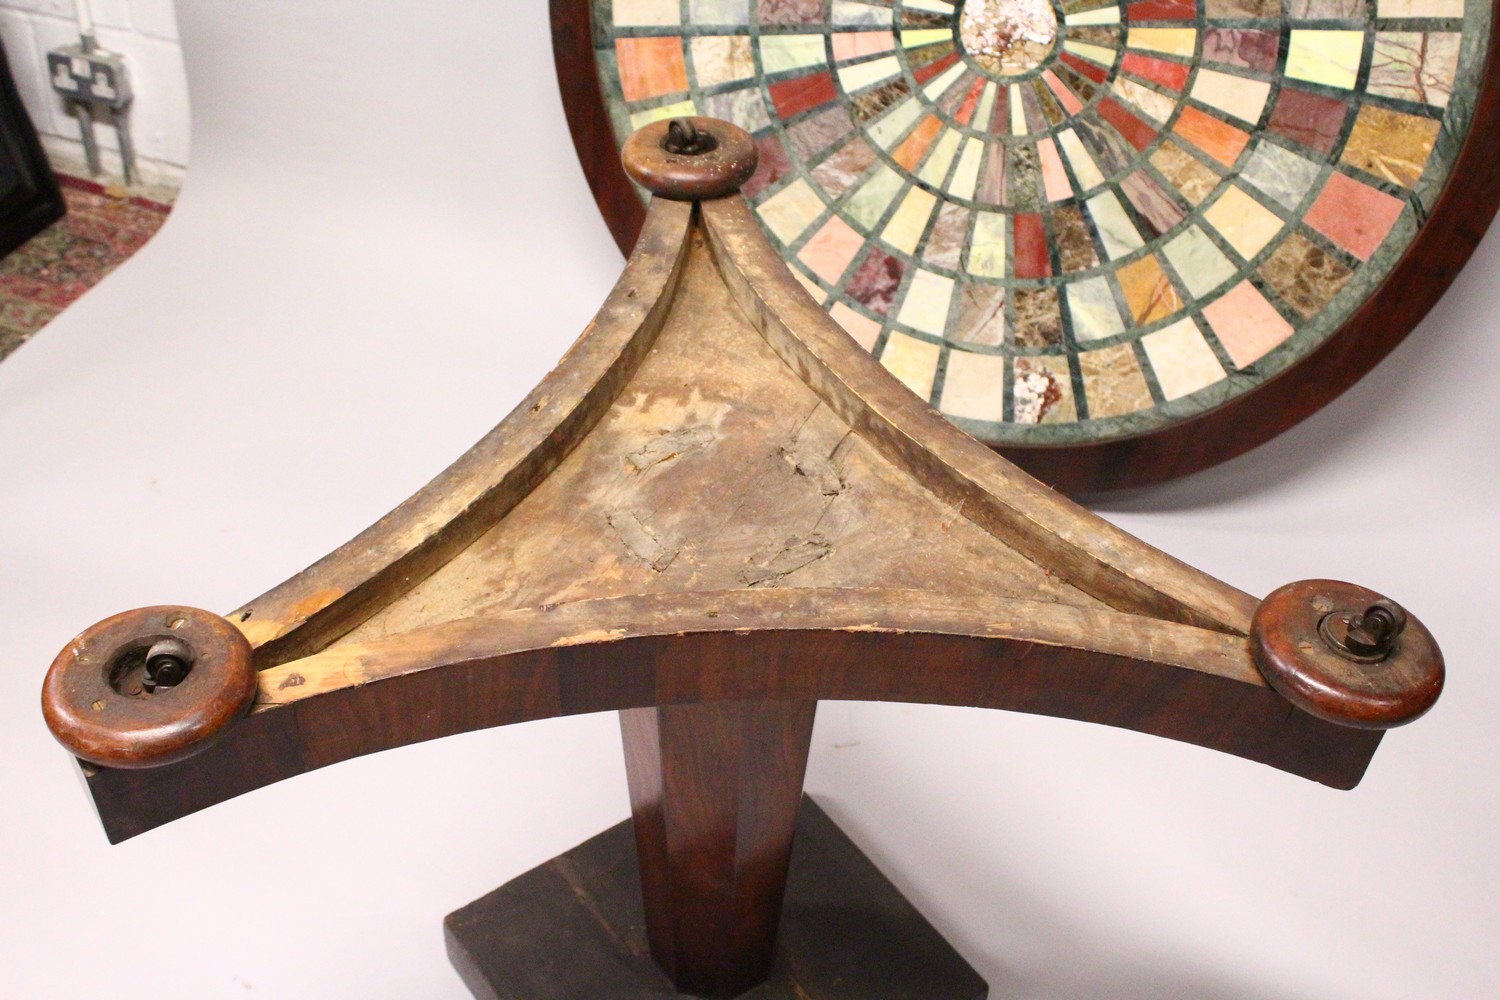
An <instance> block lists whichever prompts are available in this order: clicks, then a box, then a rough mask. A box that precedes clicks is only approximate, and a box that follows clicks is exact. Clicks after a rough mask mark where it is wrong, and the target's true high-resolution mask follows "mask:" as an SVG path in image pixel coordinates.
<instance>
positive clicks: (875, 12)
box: [831, 0, 894, 27]
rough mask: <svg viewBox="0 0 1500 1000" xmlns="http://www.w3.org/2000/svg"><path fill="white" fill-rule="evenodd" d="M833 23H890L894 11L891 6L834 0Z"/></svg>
mask: <svg viewBox="0 0 1500 1000" xmlns="http://www.w3.org/2000/svg"><path fill="white" fill-rule="evenodd" d="M831 13H832V15H833V23H834V24H837V25H839V26H841V27H842V26H856V25H879V24H890V23H891V15H892V14H893V13H894V12H893V11H892V10H891V9H890V8H889V7H878V6H876V5H875V4H869V3H853V2H851V0H833V8H832V11H831Z"/></svg>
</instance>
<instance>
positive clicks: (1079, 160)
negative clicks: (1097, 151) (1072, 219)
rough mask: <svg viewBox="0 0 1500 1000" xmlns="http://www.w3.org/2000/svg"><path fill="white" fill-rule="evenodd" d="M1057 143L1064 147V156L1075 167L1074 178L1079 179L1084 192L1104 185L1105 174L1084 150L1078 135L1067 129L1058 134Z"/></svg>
mask: <svg viewBox="0 0 1500 1000" xmlns="http://www.w3.org/2000/svg"><path fill="white" fill-rule="evenodd" d="M1057 143H1058V145H1060V146H1062V151H1063V154H1064V155H1065V156H1066V157H1067V159H1068V163H1069V164H1070V165H1071V166H1072V167H1073V176H1074V177H1076V178H1078V184H1079V186H1080V187H1081V188H1082V189H1083V190H1084V191H1092V190H1093V189H1094V188H1096V187H1098V186H1099V185H1100V184H1103V183H1104V174H1102V173H1100V171H1099V167H1098V165H1097V164H1095V163H1094V158H1093V157H1092V156H1090V155H1089V151H1088V150H1087V149H1086V148H1084V145H1083V141H1082V140H1080V139H1079V138H1078V133H1077V132H1074V131H1073V130H1072V129H1070V128H1065V129H1063V130H1062V131H1061V132H1059V133H1057Z"/></svg>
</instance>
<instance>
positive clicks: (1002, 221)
mask: <svg viewBox="0 0 1500 1000" xmlns="http://www.w3.org/2000/svg"><path fill="white" fill-rule="evenodd" d="M1008 222H1009V216H1006V215H1002V214H1000V213H999V212H977V213H975V215H974V237H973V240H972V241H971V242H970V244H969V273H970V274H975V275H979V276H981V277H985V278H1003V277H1005V231H1006V229H1007V228H1008Z"/></svg>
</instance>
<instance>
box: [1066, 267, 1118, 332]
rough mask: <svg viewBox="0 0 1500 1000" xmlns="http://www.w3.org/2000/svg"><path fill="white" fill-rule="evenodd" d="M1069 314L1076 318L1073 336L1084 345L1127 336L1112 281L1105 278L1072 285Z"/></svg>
mask: <svg viewBox="0 0 1500 1000" xmlns="http://www.w3.org/2000/svg"><path fill="white" fill-rule="evenodd" d="M1067 290H1068V312H1069V314H1070V315H1071V316H1072V317H1073V336H1074V337H1075V338H1077V339H1078V340H1081V341H1087V340H1100V339H1102V338H1104V337H1113V336H1114V335H1116V334H1118V333H1124V332H1125V322H1124V320H1122V319H1121V318H1120V308H1119V306H1118V305H1116V304H1115V294H1114V291H1113V290H1112V289H1111V288H1110V284H1109V279H1108V278H1106V277H1104V276H1103V275H1098V276H1096V277H1093V278H1085V279H1083V280H1082V281H1074V282H1071V283H1069V284H1068V286H1067Z"/></svg>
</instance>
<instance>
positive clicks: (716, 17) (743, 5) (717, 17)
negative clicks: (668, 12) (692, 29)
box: [674, 0, 750, 24]
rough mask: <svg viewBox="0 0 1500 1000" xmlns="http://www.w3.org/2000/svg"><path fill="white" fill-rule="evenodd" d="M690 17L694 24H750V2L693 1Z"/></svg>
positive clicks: (689, 10) (729, 0)
mask: <svg viewBox="0 0 1500 1000" xmlns="http://www.w3.org/2000/svg"><path fill="white" fill-rule="evenodd" d="M674 6H675V4H674ZM688 15H689V17H690V18H691V19H692V22H693V23H694V24H748V23H749V21H750V0H692V3H690V4H689V5H688Z"/></svg>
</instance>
